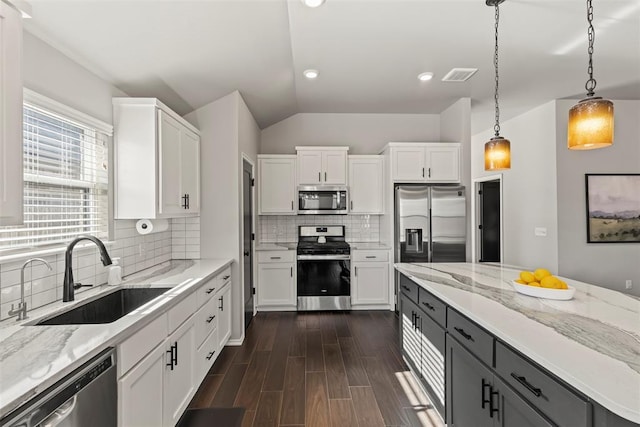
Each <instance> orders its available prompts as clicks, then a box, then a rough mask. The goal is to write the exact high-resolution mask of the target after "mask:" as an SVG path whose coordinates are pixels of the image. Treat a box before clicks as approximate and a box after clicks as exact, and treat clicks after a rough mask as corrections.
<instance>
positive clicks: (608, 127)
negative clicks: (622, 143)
mask: <svg viewBox="0 0 640 427" xmlns="http://www.w3.org/2000/svg"><path fill="white" fill-rule="evenodd" d="M591 1H592V0H587V22H588V23H589V28H588V36H589V49H588V50H587V52H588V53H589V66H588V68H587V73H588V74H589V80H587V83H586V84H585V86H584V87H585V89H587V97H586V98H585V99H583V100H582V101H580V102H578V103H577V104H576V105H574V106H573V107H571V110H569V124H568V127H567V146H568V147H569V149H570V150H593V149H595V148H605V147H608V146H610V145H611V144H613V102H611V101H609V100H606V99H602V98H601V97H597V96H594V95H595V90H596V80H595V79H594V78H593V42H594V41H595V38H596V32H595V29H594V28H593V5H592V4H591Z"/></svg>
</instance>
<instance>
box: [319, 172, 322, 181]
mask: <svg viewBox="0 0 640 427" xmlns="http://www.w3.org/2000/svg"><path fill="white" fill-rule="evenodd" d="M318 182H322V177H321V175H320V172H318Z"/></svg>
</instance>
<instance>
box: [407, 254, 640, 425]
mask: <svg viewBox="0 0 640 427" xmlns="http://www.w3.org/2000/svg"><path fill="white" fill-rule="evenodd" d="M405 265H409V264H397V265H396V268H397V269H398V270H399V271H400V273H401V274H400V275H399V279H400V280H399V286H398V288H399V290H400V298H399V300H400V329H401V334H400V345H401V348H402V354H403V356H404V358H405V359H406V361H407V363H408V365H409V367H410V369H411V370H412V371H413V373H414V375H415V376H416V377H417V378H418V379H419V380H420V382H421V384H422V385H423V386H424V389H425V391H426V392H427V394H428V395H429V397H430V399H431V401H432V403H433V406H434V408H436V409H437V410H438V411H439V412H440V414H441V416H442V417H443V419H444V420H445V422H446V425H447V426H449V427H485V426H486V427H498V426H499V427H638V426H640V424H638V423H634V422H633V421H630V420H627V419H624V418H622V417H620V416H618V415H616V414H615V413H612V412H611V411H610V410H608V409H606V408H604V407H603V406H602V405H601V404H600V402H599V401H598V400H596V399H594V398H592V397H591V396H589V395H588V393H587V392H583V391H581V390H578V389H577V387H575V386H574V385H573V384H572V381H571V380H570V379H567V378H563V377H562V376H561V375H560V374H557V373H552V372H551V371H550V369H549V368H547V367H545V365H544V364H542V363H541V362H538V361H534V360H533V359H532V358H531V357H529V356H527V354H525V352H523V351H522V350H518V349H517V348H518V346H521V347H522V343H523V342H526V343H529V345H530V343H531V339H533V337H531V336H527V335H526V334H522V335H521V336H520V337H519V338H518V339H519V340H520V341H513V340H509V339H506V338H505V337H503V336H502V335H500V334H499V333H497V332H495V331H500V328H499V327H498V328H496V324H494V323H493V322H490V323H487V322H486V321H485V318H484V315H485V314H486V313H487V312H486V311H484V310H482V309H481V308H482V307H481V305H480V304H481V302H480V301H478V300H477V297H475V296H474V298H475V299H474V300H473V303H470V299H469V297H468V295H465V294H464V293H462V292H461V291H462V290H463V289H465V290H466V287H467V286H469V285H473V284H474V283H473V282H472V281H468V280H466V279H464V278H463V279H462V280H461V279H459V278H458V277H461V276H458V277H456V278H455V279H453V280H452V279H450V277H451V276H447V277H446V279H442V280H440V279H438V281H437V282H434V283H433V286H431V285H432V282H431V281H430V280H428V279H426V277H425V278H423V277H421V276H418V277H415V276H413V275H411V276H407V275H405V274H406V273H405V271H408V269H407V270H405V271H403V269H402V268H398V266H405ZM418 266H419V267H420V268H423V267H422V264H420V265H418V264H411V267H410V268H412V269H416V268H418ZM428 268H429V269H442V270H445V269H447V268H453V267H449V265H447V264H433V266H429V267H428ZM455 268H457V269H460V267H455ZM463 268H464V267H463ZM474 268H476V269H480V268H482V269H483V270H482V271H481V276H482V277H483V279H484V278H486V277H496V276H497V275H496V274H495V273H494V272H493V271H492V270H491V267H474ZM484 269H487V271H486V272H485V271H484ZM442 270H439V271H442ZM503 271H504V269H503ZM410 272H411V273H413V271H410ZM488 273H491V274H488ZM444 274H445V275H446V274H447V273H444ZM425 276H426V275H425ZM434 277H435V276H434ZM442 286H446V288H445V290H444V291H443V290H442V289H440V288H441V287H442ZM449 286H451V287H452V288H453V289H454V291H453V292H449V291H448V289H449ZM463 286H464V287H463ZM477 286H478V287H479V288H480V289H482V286H483V284H477ZM471 289H472V291H473V288H471ZM485 289H486V288H485ZM492 292H493V291H492ZM506 292H508V290H506V289H501V290H500V292H499V293H494V294H492V295H497V296H498V297H499V298H501V299H502V300H505V301H509V302H511V301H513V300H512V298H513V297H511V296H510V295H508V294H506ZM458 295H460V296H461V298H462V300H463V301H465V303H467V306H466V307H465V306H464V305H462V304H458V301H457V300H456V299H455V298H452V296H456V297H457V296H458ZM516 298H518V297H517V296H516ZM512 304H513V303H512ZM522 304H531V302H530V301H524V302H523V303H522ZM496 307H497V306H496V305H495V304H492V305H491V309H492V310H495V309H496ZM538 307H541V306H540V305H539V304H536V308H538ZM554 310H557V306H554ZM494 318H495V319H497V320H499V321H500V322H501V323H500V325H504V323H503V322H505V321H508V313H507V312H505V313H500V314H499V315H495V316H494ZM518 322H522V320H521V318H519V319H518ZM518 325H520V327H521V328H522V327H523V324H522V323H518ZM494 330H495V331H494ZM555 342H556V345H558V344H557V341H555ZM566 357H567V358H571V360H574V359H575V355H572V354H570V353H566ZM440 358H442V359H440ZM440 360H441V363H440V362H439V361H440ZM620 380H623V379H620Z"/></svg>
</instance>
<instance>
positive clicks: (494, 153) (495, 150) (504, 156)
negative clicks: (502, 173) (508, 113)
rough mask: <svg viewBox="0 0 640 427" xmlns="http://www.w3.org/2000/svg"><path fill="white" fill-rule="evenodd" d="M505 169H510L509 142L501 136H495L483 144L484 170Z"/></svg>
mask: <svg viewBox="0 0 640 427" xmlns="http://www.w3.org/2000/svg"><path fill="white" fill-rule="evenodd" d="M505 169H511V142H509V140H508V139H504V138H503V137H501V136H496V137H494V138H491V139H490V140H489V142H487V143H486V144H484V170H487V171H498V170H505Z"/></svg>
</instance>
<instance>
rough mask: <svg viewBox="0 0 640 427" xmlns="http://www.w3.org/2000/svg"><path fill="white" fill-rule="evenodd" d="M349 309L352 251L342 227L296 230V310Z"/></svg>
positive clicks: (308, 227)
mask: <svg viewBox="0 0 640 427" xmlns="http://www.w3.org/2000/svg"><path fill="white" fill-rule="evenodd" d="M350 308H351V248H350V247H349V244H348V243H347V242H346V241H345V240H344V226H343V225H329V226H304V225H301V226H300V227H299V228H298V310H301V311H311V310H348V309H350Z"/></svg>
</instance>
